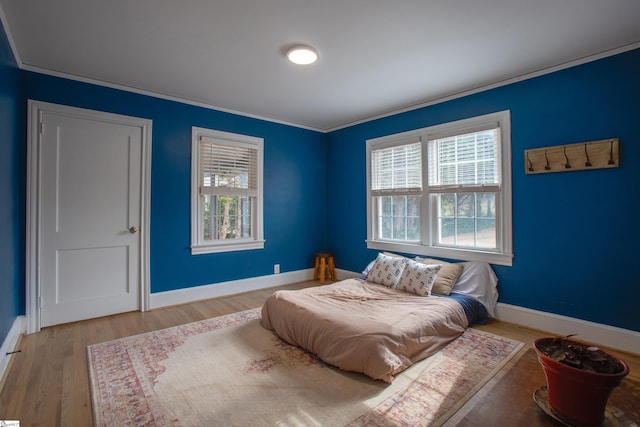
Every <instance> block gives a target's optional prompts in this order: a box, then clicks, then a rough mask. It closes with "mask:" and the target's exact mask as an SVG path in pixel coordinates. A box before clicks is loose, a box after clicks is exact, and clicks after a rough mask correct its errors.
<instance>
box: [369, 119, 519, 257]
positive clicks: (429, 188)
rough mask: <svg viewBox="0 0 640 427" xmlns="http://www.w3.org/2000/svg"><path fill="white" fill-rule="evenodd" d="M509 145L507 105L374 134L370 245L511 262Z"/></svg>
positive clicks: (370, 166) (370, 181)
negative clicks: (380, 135) (464, 117)
mask: <svg viewBox="0 0 640 427" xmlns="http://www.w3.org/2000/svg"><path fill="white" fill-rule="evenodd" d="M510 152H511V150H510V123H509V112H508V111H504V112H500V113H494V114H489V115H486V116H481V117H476V118H472V119H467V120H462V121H459V122H454V123H447V124H443V125H438V126H432V127H429V128H424V129H419V130H416V131H410V132H405V133H403V134H397V135H391V136H388V137H383V138H377V139H374V140H369V141H367V166H368V168H367V183H368V192H367V200H368V203H367V226H368V236H367V245H368V247H369V248H372V249H382V250H392V251H393V250H395V251H398V252H404V253H414V254H419V255H429V256H441V257H446V258H454V259H461V260H483V261H488V262H493V263H496V264H503V265H511V259H512V256H513V255H512V249H511V248H512V244H511V223H512V221H511V164H510V163H511V155H510ZM505 178H506V179H505Z"/></svg>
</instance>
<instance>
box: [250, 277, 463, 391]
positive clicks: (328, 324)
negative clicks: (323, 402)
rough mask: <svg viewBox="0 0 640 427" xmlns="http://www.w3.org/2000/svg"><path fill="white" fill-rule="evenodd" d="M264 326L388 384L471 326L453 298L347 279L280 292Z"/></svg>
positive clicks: (268, 305)
mask: <svg viewBox="0 0 640 427" xmlns="http://www.w3.org/2000/svg"><path fill="white" fill-rule="evenodd" d="M262 325H263V326H264V327H265V328H267V329H270V330H273V331H275V333H276V334H277V335H278V336H280V337H281V338H282V339H283V340H285V341H286V342H288V343H289V344H292V345H296V346H300V347H302V348H304V349H305V350H307V351H310V352H311V353H314V354H315V355H317V356H318V357H320V359H322V360H323V361H325V362H326V363H328V364H330V365H333V366H336V367H338V368H340V369H344V370H347V371H356V372H362V373H364V374H366V375H368V376H370V377H371V378H374V379H379V380H382V381H386V382H389V383H390V382H391V381H393V377H394V375H396V374H398V373H399V372H401V371H403V370H404V369H406V368H408V367H409V366H411V365H412V364H413V363H415V362H418V361H419V360H422V359H424V358H426V357H428V356H430V355H431V354H433V353H435V352H436V351H438V350H439V349H440V348H442V347H444V346H445V345H446V344H447V343H448V342H450V341H452V340H453V339H455V338H456V337H458V336H459V335H460V334H462V332H463V331H464V329H465V328H466V327H467V326H468V322H467V318H466V316H465V314H464V311H463V309H462V307H461V306H460V305H459V304H458V303H457V302H456V301H453V300H451V299H448V298H440V297H435V296H431V297H420V296H417V295H413V294H410V293H407V292H404V291H399V290H395V289H390V288H387V287H385V286H381V285H377V284H374V283H369V282H365V281H363V280H360V279H348V280H343V281H341V282H338V283H334V284H332V285H326V286H319V287H312V288H306V289H301V290H295V291H288V290H281V291H276V292H275V293H274V294H273V295H271V296H270V297H269V298H267V300H266V301H265V303H264V305H263V307H262Z"/></svg>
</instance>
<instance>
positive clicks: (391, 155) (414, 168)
mask: <svg viewBox="0 0 640 427" xmlns="http://www.w3.org/2000/svg"><path fill="white" fill-rule="evenodd" d="M371 190H372V194H373V195H381V194H389V193H393V194H410V193H413V192H419V191H421V190H422V146H421V143H420V142H419V141H418V142H412V143H405V144H403V145H395V146H392V147H386V148H380V149H376V150H373V151H372V152H371Z"/></svg>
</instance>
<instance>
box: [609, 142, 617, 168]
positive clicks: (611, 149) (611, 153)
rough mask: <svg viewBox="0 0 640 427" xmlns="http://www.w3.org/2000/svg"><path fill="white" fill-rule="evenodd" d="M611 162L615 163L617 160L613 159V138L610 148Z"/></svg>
mask: <svg viewBox="0 0 640 427" xmlns="http://www.w3.org/2000/svg"><path fill="white" fill-rule="evenodd" d="M609 164H610V165H615V164H616V162H614V161H613V140H611V148H610V149H609Z"/></svg>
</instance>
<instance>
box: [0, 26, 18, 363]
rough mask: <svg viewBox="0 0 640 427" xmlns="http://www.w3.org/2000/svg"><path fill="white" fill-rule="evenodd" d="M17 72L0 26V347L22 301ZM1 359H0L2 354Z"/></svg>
mask: <svg viewBox="0 0 640 427" xmlns="http://www.w3.org/2000/svg"><path fill="white" fill-rule="evenodd" d="M19 89H20V72H19V69H18V67H17V65H16V61H15V58H14V57H13V53H12V52H11V48H10V46H9V42H8V41H7V37H6V34H5V32H4V28H2V24H0V236H2V237H1V238H0V344H2V342H3V341H4V338H5V337H6V335H7V333H8V332H9V329H11V326H12V325H13V322H14V321H15V319H16V317H17V316H18V314H20V313H21V312H22V310H23V304H22V303H21V299H23V298H24V296H23V295H24V286H22V283H23V282H24V268H22V265H23V259H24V256H23V253H24V250H23V248H24V243H23V242H24V233H23V224H24V221H23V217H24V206H23V204H21V203H20V202H21V199H20V194H21V192H23V191H22V190H23V188H24V180H23V179H22V175H21V173H22V172H23V171H24V168H22V167H20V166H19V165H20V163H21V162H23V161H24V150H23V149H22V148H21V147H22V144H20V137H19V132H18V123H19V122H20V119H19V116H20V114H21V113H20V110H19V106H20V102H19V101H20V90H19ZM1 357H4V355H2V356H1Z"/></svg>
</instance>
